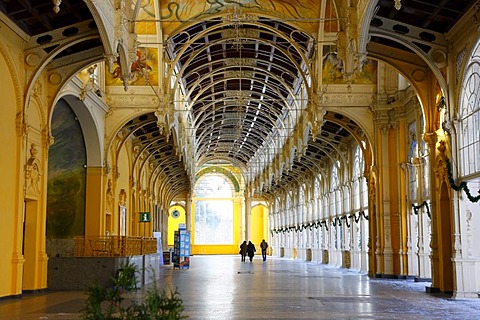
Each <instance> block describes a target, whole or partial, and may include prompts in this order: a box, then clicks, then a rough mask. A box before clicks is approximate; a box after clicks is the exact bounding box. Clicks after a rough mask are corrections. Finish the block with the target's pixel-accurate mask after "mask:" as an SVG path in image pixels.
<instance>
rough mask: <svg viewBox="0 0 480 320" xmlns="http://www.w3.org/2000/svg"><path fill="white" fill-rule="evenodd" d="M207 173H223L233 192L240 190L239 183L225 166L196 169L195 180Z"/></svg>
mask: <svg viewBox="0 0 480 320" xmlns="http://www.w3.org/2000/svg"><path fill="white" fill-rule="evenodd" d="M208 173H220V174H223V175H224V176H226V177H227V178H228V179H229V180H230V182H231V183H232V184H233V187H234V190H235V192H240V184H239V183H238V180H237V178H236V177H235V176H234V175H233V173H231V172H230V171H229V170H227V169H225V168H221V167H209V168H205V169H202V170H200V171H198V172H197V174H196V175H195V180H197V181H198V180H199V179H200V177H202V176H203V175H205V174H208Z"/></svg>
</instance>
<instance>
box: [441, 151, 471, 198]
mask: <svg viewBox="0 0 480 320" xmlns="http://www.w3.org/2000/svg"><path fill="white" fill-rule="evenodd" d="M445 163H446V164H447V172H448V181H449V182H450V186H451V187H452V189H453V190H455V191H461V190H462V189H463V191H465V193H466V194H467V197H468V200H470V201H471V202H474V203H475V202H478V200H480V195H478V196H476V197H474V196H472V194H471V193H470V189H469V188H468V186H467V183H466V182H465V181H462V182H460V184H458V185H457V184H455V180H453V174H452V164H451V163H450V160H449V159H448V158H445ZM478 193H480V190H479V191H478Z"/></svg>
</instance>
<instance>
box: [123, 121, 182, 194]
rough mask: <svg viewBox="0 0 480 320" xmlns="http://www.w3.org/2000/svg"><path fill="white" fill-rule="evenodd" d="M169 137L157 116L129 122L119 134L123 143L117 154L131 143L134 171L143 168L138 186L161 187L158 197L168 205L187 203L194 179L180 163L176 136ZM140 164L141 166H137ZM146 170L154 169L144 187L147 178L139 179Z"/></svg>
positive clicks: (151, 170) (136, 179)
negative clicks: (191, 181) (171, 203)
mask: <svg viewBox="0 0 480 320" xmlns="http://www.w3.org/2000/svg"><path fill="white" fill-rule="evenodd" d="M168 134H169V136H168V137H167V136H165V135H163V134H161V133H160V131H159V130H158V124H157V117H156V116H155V115H154V113H148V114H144V115H141V116H138V117H136V118H134V119H132V120H130V121H128V122H127V123H126V124H125V126H124V127H123V128H122V129H121V130H120V131H119V134H118V137H119V138H120V139H121V142H120V144H119V145H118V146H117V150H120V149H121V148H122V145H124V144H125V143H127V142H129V141H130V142H131V143H132V147H133V160H134V162H135V163H134V164H133V167H134V168H140V170H139V171H138V172H136V173H135V174H134V177H133V179H134V182H135V185H138V186H140V185H141V186H142V187H143V188H146V187H147V186H148V187H150V190H151V187H153V186H155V185H156V186H158V189H159V190H160V191H163V192H158V190H156V191H155V192H154V193H155V195H156V196H157V197H162V196H163V197H165V198H164V199H161V200H166V201H167V202H168V203H169V202H170V201H173V200H174V199H179V198H180V199H186V198H187V195H188V193H189V192H190V179H189V177H188V175H187V172H186V170H185V165H184V163H183V161H182V160H181V159H180V152H178V150H177V146H175V145H174V143H173V136H172V135H171V133H170V132H169V133H168ZM136 164H138V166H137V165H136ZM145 166H148V167H150V172H151V175H150V176H149V177H146V181H144V182H143V183H142V184H140V183H139V182H140V180H142V179H143V177H139V176H137V174H139V173H140V174H141V173H142V172H144V170H142V169H143V168H144V167H145Z"/></svg>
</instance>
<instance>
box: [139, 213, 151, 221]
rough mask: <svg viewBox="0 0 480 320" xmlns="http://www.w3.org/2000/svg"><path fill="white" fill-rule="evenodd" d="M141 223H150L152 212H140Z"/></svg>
mask: <svg viewBox="0 0 480 320" xmlns="http://www.w3.org/2000/svg"><path fill="white" fill-rule="evenodd" d="M140 222H150V212H140Z"/></svg>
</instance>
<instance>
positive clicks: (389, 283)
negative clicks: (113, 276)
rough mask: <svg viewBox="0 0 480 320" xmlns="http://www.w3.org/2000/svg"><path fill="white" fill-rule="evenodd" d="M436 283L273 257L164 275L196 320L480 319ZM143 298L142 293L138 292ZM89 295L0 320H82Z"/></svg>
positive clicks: (64, 295) (10, 304)
mask: <svg viewBox="0 0 480 320" xmlns="http://www.w3.org/2000/svg"><path fill="white" fill-rule="evenodd" d="M426 285H429V283H415V282H413V281H407V280H400V281H397V280H385V279H382V280H380V279H370V278H368V277H367V276H366V275H363V274H358V273H356V272H353V271H349V270H344V269H338V268H332V267H327V266H324V265H319V264H314V263H305V262H301V261H292V260H286V259H274V258H269V259H267V261H266V262H262V260H261V258H259V257H255V259H254V261H253V263H250V262H241V261H240V257H237V256H194V257H192V258H191V267H190V269H188V270H178V269H175V270H173V269H172V268H171V267H168V268H167V267H165V268H162V270H161V279H160V281H159V287H161V288H167V289H173V290H174V289H177V290H178V291H179V292H180V294H181V297H182V299H183V301H184V306H185V314H186V315H188V316H189V319H222V320H225V319H480V299H479V300H477V299H475V300H452V299H449V298H448V297H445V296H434V295H430V294H427V293H425V286H426ZM138 294H139V295H141V292H140V293H138ZM85 297H86V296H85V294H84V293H82V292H52V293H46V294H31V295H28V294H27V295H24V296H23V298H22V299H14V300H6V301H1V302H0V319H9V320H11V319H22V320H30V319H77V318H78V317H79V316H80V314H81V309H82V307H83V302H84V300H85Z"/></svg>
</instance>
